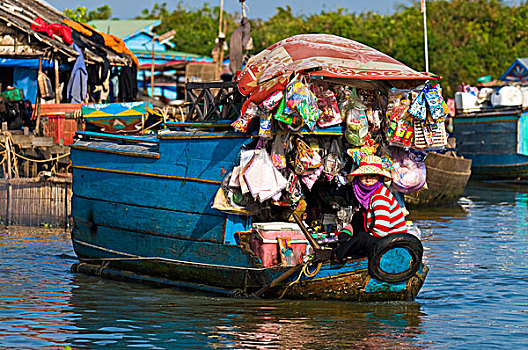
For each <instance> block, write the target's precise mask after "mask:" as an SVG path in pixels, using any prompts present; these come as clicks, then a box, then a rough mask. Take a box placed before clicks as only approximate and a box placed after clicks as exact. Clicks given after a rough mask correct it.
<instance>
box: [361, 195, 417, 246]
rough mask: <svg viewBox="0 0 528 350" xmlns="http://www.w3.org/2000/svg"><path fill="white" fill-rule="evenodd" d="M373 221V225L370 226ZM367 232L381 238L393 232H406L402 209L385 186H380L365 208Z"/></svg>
mask: <svg viewBox="0 0 528 350" xmlns="http://www.w3.org/2000/svg"><path fill="white" fill-rule="evenodd" d="M372 222H374V226H372ZM367 228H368V232H369V233H370V234H371V235H372V236H374V237H376V238H381V237H385V236H387V235H390V234H393V233H402V232H403V233H406V232H407V225H406V223H405V217H404V216H403V211H402V209H401V207H400V205H399V204H398V202H397V201H396V198H394V196H393V195H392V193H390V191H389V189H388V188H387V187H386V186H384V185H383V186H380V187H379V188H378V189H377V190H376V192H374V194H373V195H372V197H371V198H370V203H369V209H368V210H367Z"/></svg>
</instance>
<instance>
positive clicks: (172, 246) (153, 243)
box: [73, 220, 250, 268]
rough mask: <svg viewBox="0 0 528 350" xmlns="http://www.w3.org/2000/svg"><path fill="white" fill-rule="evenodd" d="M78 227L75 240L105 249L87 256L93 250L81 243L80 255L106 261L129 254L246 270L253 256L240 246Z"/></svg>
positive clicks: (108, 228) (116, 229)
mask: <svg viewBox="0 0 528 350" xmlns="http://www.w3.org/2000/svg"><path fill="white" fill-rule="evenodd" d="M74 224H75V225H76V226H75V234H74V237H73V238H74V240H75V241H78V242H88V243H90V245H93V246H97V247H103V248H104V249H99V250H97V252H96V251H95V250H92V251H91V253H90V254H85V253H83V252H84V251H85V250H86V252H88V249H90V247H89V246H88V245H82V244H78V249H79V252H78V253H79V254H80V255H81V256H83V257H92V258H94V257H98V258H103V257H118V256H123V255H126V254H128V255H133V256H141V257H159V258H162V259H163V258H165V259H171V260H175V261H182V262H193V263H195V264H210V265H214V266H217V267H221V266H223V267H231V268H232V267H238V268H246V267H248V266H249V265H250V255H249V254H244V253H243V251H242V250H241V249H240V248H239V247H237V246H230V245H224V244H219V243H211V242H200V241H192V240H182V239H177V238H172V237H164V236H159V235H152V234H149V233H145V232H137V231H132V230H128V229H121V228H114V227H107V226H96V229H95V230H94V229H93V226H89V224H87V223H86V222H83V221H81V220H78V221H75V222H74ZM92 249H93V248H92ZM118 253H120V254H118Z"/></svg>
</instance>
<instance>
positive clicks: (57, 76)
mask: <svg viewBox="0 0 528 350" xmlns="http://www.w3.org/2000/svg"><path fill="white" fill-rule="evenodd" d="M53 63H54V64H53V66H54V68H55V103H60V98H59V60H58V59H57V58H55V59H54V60H53Z"/></svg>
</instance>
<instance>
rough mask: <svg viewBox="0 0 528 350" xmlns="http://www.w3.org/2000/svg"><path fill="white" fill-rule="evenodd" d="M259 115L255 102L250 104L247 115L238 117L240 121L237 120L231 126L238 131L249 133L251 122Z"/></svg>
mask: <svg viewBox="0 0 528 350" xmlns="http://www.w3.org/2000/svg"><path fill="white" fill-rule="evenodd" d="M258 114H259V113H258V106H257V105H256V104H254V103H253V102H251V103H250V104H249V107H248V108H247V110H246V113H244V114H243V115H241V116H240V117H238V119H237V120H235V121H234V122H233V123H232V124H231V126H232V127H233V128H234V129H235V130H237V131H240V132H247V131H248V129H249V125H250V122H251V120H253V118H255V117H257V116H258Z"/></svg>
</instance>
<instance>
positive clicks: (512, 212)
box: [0, 183, 528, 349]
mask: <svg viewBox="0 0 528 350" xmlns="http://www.w3.org/2000/svg"><path fill="white" fill-rule="evenodd" d="M527 202H528V186H525V187H522V186H517V187H512V186H506V185H500V186H499V185H487V184H473V183H472V184H470V186H469V187H468V188H467V189H466V191H465V193H464V197H463V198H462V199H461V200H460V201H459V205H457V206H456V207H451V208H434V209H429V210H417V209H414V210H412V211H411V218H412V219H413V220H414V222H415V223H416V224H417V225H418V227H420V228H421V230H422V240H423V244H424V247H425V252H424V260H425V262H426V263H427V264H428V265H429V267H430V269H431V270H430V273H429V276H428V278H427V280H426V283H425V284H424V286H423V288H422V291H421V292H420V294H419V296H418V298H417V299H416V301H415V302H398V303H349V302H318V301H289V300H254V299H230V298H219V297H211V296H206V295H198V294H194V293H186V292H181V291H176V290H173V289H168V288H165V289H159V288H152V287H148V286H143V285H138V284H131V283H125V282H115V281H110V280H104V279H101V278H96V277H91V276H85V275H80V274H72V273H71V272H70V270H69V267H70V265H71V264H72V263H74V262H75V260H74V259H73V257H72V256H73V250H72V247H71V244H70V241H69V234H68V233H67V232H56V231H54V232H51V231H47V230H35V229H33V230H30V229H22V228H18V229H10V230H9V231H8V232H5V231H4V232H2V233H1V234H0V257H1V258H0V348H2V349H65V348H67V347H68V346H69V347H71V348H72V349H98V348H108V349H122V348H146V349H191V348H192V349H230V348H232V349H301V348H302V349H306V348H308V349H352V348H356V349H408V348H413V349H475V348H478V349H502V348H504V347H507V348H511V349H521V348H528V254H527V253H528V251H527V245H528V206H527Z"/></svg>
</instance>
